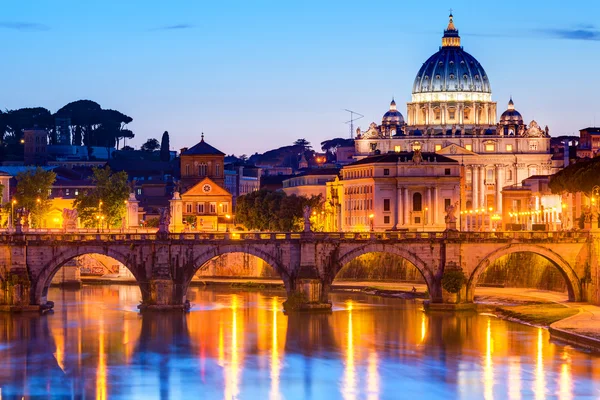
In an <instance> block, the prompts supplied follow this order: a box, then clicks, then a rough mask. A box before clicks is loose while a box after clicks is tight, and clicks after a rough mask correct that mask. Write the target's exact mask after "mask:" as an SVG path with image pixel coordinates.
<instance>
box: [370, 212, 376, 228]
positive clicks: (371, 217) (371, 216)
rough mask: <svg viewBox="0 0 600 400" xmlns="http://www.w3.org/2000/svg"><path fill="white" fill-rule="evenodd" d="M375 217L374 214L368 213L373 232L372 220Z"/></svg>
mask: <svg viewBox="0 0 600 400" xmlns="http://www.w3.org/2000/svg"><path fill="white" fill-rule="evenodd" d="M374 219H375V214H369V221H370V222H371V232H373V220H374Z"/></svg>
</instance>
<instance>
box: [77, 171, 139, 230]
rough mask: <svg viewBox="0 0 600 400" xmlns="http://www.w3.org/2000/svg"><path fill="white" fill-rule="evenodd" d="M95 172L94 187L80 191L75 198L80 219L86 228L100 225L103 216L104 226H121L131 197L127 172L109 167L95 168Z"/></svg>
mask: <svg viewBox="0 0 600 400" xmlns="http://www.w3.org/2000/svg"><path fill="white" fill-rule="evenodd" d="M93 172H94V177H93V178H92V181H93V182H94V184H95V187H94V189H91V190H88V191H82V192H79V194H78V195H77V198H76V199H75V203H74V205H75V208H76V209H77V214H78V215H79V219H80V221H81V223H82V224H83V226H85V227H86V228H95V227H98V226H99V224H100V221H99V220H100V219H101V218H102V217H104V218H103V219H102V224H103V225H104V226H106V227H109V228H111V227H112V228H117V227H120V226H121V224H122V218H123V216H124V215H125V208H126V207H125V201H126V200H127V198H128V197H129V185H128V184H127V173H126V172H124V171H121V172H113V171H111V169H110V168H109V167H106V168H94V169H93Z"/></svg>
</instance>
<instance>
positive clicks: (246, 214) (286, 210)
mask: <svg viewBox="0 0 600 400" xmlns="http://www.w3.org/2000/svg"><path fill="white" fill-rule="evenodd" d="M321 204H322V199H321V197H320V196H313V197H311V198H307V197H302V196H295V195H292V196H287V195H286V194H285V193H283V192H273V191H269V190H259V191H256V192H252V193H248V194H246V195H243V196H240V197H238V199H237V203H236V220H237V222H239V223H241V224H243V225H244V226H245V227H246V228H248V229H251V230H260V231H279V232H292V231H299V230H302V229H303V223H302V221H303V212H304V211H303V209H304V206H306V205H308V206H309V207H311V208H316V207H320V205H321Z"/></svg>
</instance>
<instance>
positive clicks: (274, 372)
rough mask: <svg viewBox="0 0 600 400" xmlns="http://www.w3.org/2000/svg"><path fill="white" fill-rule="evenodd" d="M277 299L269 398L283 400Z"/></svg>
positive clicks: (272, 302)
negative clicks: (280, 386)
mask: <svg viewBox="0 0 600 400" xmlns="http://www.w3.org/2000/svg"><path fill="white" fill-rule="evenodd" d="M277 299H278V298H277V297H273V299H272V300H271V311H272V313H273V327H272V329H271V336H272V338H271V392H270V393H269V398H270V399H273V400H276V399H280V398H281V393H279V374H280V370H281V363H280V361H279V348H278V346H279V344H278V343H277V313H278V312H279V302H278V301H277Z"/></svg>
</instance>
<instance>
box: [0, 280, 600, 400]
mask: <svg viewBox="0 0 600 400" xmlns="http://www.w3.org/2000/svg"><path fill="white" fill-rule="evenodd" d="M49 298H50V299H51V300H54V301H55V303H56V311H55V313H54V314H52V315H46V316H39V315H37V314H36V315H28V314H23V315H8V314H0V360H1V362H0V399H2V400H6V399H20V398H21V397H22V396H23V397H24V398H26V399H27V398H37V396H43V397H50V396H51V397H53V398H54V397H62V396H64V397H67V398H81V397H85V398H96V399H113V398H119V397H120V398H143V399H153V398H156V399H158V398H160V399H166V398H171V399H179V398H191V397H201V398H210V399H219V398H224V399H235V398H242V399H243V398H249V399H261V398H265V399H266V398H268V399H273V400H276V399H305V398H312V399H327V400H332V399H338V398H342V399H369V400H374V399H398V398H411V397H414V398H419V399H424V398H461V399H480V398H485V399H505V398H509V399H525V398H536V399H550V398H559V399H564V400H567V399H576V398H581V397H585V396H588V397H592V398H595V397H598V396H600V358H599V357H597V356H594V355H590V354H586V353H584V352H581V351H578V350H575V349H572V348H570V347H565V346H562V345H559V344H555V343H551V342H550V341H549V335H548V333H547V331H545V330H543V329H536V328H532V327H527V326H523V325H518V324H515V323H510V322H506V321H501V320H497V319H495V318H493V317H490V316H482V315H479V316H477V315H447V314H432V315H428V314H424V313H423V312H421V311H420V307H419V304H418V303H413V302H410V301H403V300H397V299H383V298H378V297H372V296H368V295H363V294H358V293H353V294H340V293H333V294H332V300H333V301H334V305H335V307H334V310H336V311H334V312H333V313H331V314H313V315H310V314H301V315H297V314H292V315H289V316H286V315H284V314H283V313H282V312H281V303H282V302H283V301H284V300H285V296H284V293H276V292H273V293H271V294H265V293H258V292H232V291H224V290H204V289H200V288H193V289H191V292H190V294H189V298H190V299H191V301H192V303H193V304H194V311H193V312H191V313H189V314H183V313H175V314H173V313H163V314H148V315H144V316H141V315H139V314H136V313H133V312H130V311H129V310H131V309H134V308H135V306H136V305H137V304H138V302H139V291H138V289H137V288H136V287H133V286H85V287H84V288H83V289H82V290H79V291H68V290H60V289H56V288H52V289H51V290H50V294H49Z"/></svg>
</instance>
